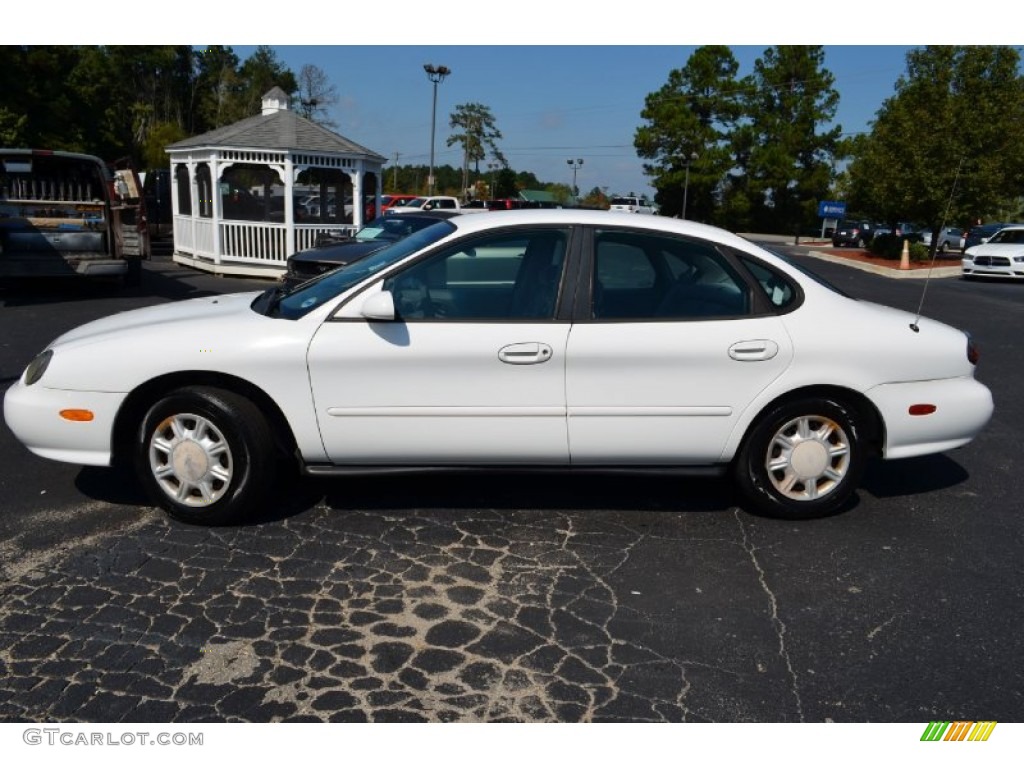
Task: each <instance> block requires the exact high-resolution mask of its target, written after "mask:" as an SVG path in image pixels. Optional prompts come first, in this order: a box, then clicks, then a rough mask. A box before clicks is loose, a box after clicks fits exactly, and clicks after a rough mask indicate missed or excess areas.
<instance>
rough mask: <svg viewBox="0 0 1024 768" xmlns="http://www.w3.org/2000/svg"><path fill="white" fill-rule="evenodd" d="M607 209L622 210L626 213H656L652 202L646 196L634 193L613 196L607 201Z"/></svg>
mask: <svg viewBox="0 0 1024 768" xmlns="http://www.w3.org/2000/svg"><path fill="white" fill-rule="evenodd" d="M608 210H611V211H624V212H626V213H650V214H653V213H657V211H656V210H655V208H654V204H653V203H652V202H651V201H650V200H648V199H647V198H646V197H642V196H634V195H619V196H618V197H613V198H612V199H611V201H610V203H609V206H608Z"/></svg>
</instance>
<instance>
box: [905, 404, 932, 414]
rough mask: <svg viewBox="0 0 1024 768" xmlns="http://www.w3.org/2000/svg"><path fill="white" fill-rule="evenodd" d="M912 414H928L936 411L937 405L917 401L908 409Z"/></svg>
mask: <svg viewBox="0 0 1024 768" xmlns="http://www.w3.org/2000/svg"><path fill="white" fill-rule="evenodd" d="M908 411H909V412H910V415H911V416H927V415H928V414H930V413H935V406H934V405H932V404H931V403H916V404H914V405H912V406H910V408H909V409H908Z"/></svg>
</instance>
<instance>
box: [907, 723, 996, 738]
mask: <svg viewBox="0 0 1024 768" xmlns="http://www.w3.org/2000/svg"><path fill="white" fill-rule="evenodd" d="M995 727H996V721H995V720H981V721H979V722H976V723H975V722H971V721H966V720H956V721H954V722H950V721H948V720H946V721H939V722H931V723H928V727H927V728H925V729H924V733H923V734H921V741H988V737H989V736H991V735H992V731H993V730H994V729H995Z"/></svg>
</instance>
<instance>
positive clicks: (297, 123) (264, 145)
mask: <svg viewBox="0 0 1024 768" xmlns="http://www.w3.org/2000/svg"><path fill="white" fill-rule="evenodd" d="M282 93H283V91H282ZM193 147H240V148H253V149H287V150H299V151H307V152H334V153H344V154H348V155H362V156H363V157H364V158H366V159H368V160H377V161H380V162H382V163H384V162H387V158H386V157H384V156H383V155H380V154H377V153H376V152H374V151H373V150H372V149H367V148H366V147H364V146H362V145H361V144H356V143H355V142H354V141H350V140H348V139H346V138H345V137H344V136H339V135H338V134H336V133H335V132H334V131H330V130H328V129H327V128H324V127H323V126H322V125H317V124H316V123H314V122H313V121H312V120H307V119H306V118H304V117H301V116H300V115H297V114H295V113H294V112H292V111H290V110H287V109H283V110H279V111H277V112H273V113H271V114H269V115H256V116H255V117H247V118H246V119H244V120H239V121H238V122H237V123H232V124H231V125H225V126H224V127H223V128H217V129H215V130H212V131H208V132H207V133H201V134H199V135H198V136H193V137H192V138H190V139H183V140H182V141H176V142H175V143H174V144H170V145H168V146H167V147H166V149H167V150H175V149H191V148H193Z"/></svg>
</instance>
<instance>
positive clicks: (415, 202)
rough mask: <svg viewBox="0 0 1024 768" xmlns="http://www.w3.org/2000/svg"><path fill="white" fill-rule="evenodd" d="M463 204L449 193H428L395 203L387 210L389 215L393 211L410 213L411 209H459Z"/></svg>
mask: <svg viewBox="0 0 1024 768" xmlns="http://www.w3.org/2000/svg"><path fill="white" fill-rule="evenodd" d="M461 208H462V205H461V204H460V203H459V199H458V198H457V197H449V196H448V195H427V196H423V197H414V198H413V199H412V200H408V201H406V202H404V203H402V204H401V205H393V206H391V207H390V208H388V209H387V211H385V213H387V214H388V215H390V214H393V213H398V212H402V213H408V212H409V211H413V210H416V211H458V210H461Z"/></svg>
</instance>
